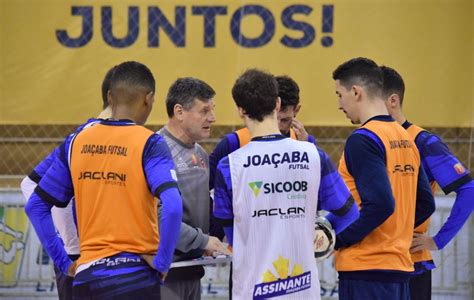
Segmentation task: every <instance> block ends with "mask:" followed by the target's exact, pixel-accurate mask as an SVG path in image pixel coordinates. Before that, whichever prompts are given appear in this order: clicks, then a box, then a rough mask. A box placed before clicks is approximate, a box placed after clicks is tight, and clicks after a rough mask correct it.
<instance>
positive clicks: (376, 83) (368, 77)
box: [332, 57, 383, 96]
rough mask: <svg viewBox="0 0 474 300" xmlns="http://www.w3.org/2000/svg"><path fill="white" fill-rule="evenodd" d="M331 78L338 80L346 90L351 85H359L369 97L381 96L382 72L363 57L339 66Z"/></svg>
mask: <svg viewBox="0 0 474 300" xmlns="http://www.w3.org/2000/svg"><path fill="white" fill-rule="evenodd" d="M332 78H333V79H334V80H339V81H340V83H341V85H343V86H344V87H345V88H346V89H350V88H351V87H352V86H353V85H361V86H363V87H364V88H365V89H367V93H368V94H369V95H371V96H381V94H382V87H383V75H382V70H380V68H379V66H378V65H377V64H376V63H375V62H374V61H373V60H371V59H368V58H365V57H358V58H353V59H351V60H349V61H346V62H345V63H343V64H341V65H340V66H339V67H337V68H336V70H334V72H333V73H332Z"/></svg>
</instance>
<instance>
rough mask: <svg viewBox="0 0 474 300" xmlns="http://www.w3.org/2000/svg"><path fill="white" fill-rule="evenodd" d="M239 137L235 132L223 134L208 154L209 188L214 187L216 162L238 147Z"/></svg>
mask: <svg viewBox="0 0 474 300" xmlns="http://www.w3.org/2000/svg"><path fill="white" fill-rule="evenodd" d="M239 147H240V144H239V138H238V136H237V134H236V133H235V132H232V133H229V134H227V135H225V136H224V137H223V138H222V139H221V140H220V142H219V143H218V144H217V145H216V148H214V151H212V153H211V155H209V190H212V189H213V188H214V180H215V177H216V170H217V164H219V162H220V160H221V159H222V158H224V157H226V156H227V155H229V154H230V153H232V152H234V151H235V150H237V149H239Z"/></svg>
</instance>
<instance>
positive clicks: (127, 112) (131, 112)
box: [111, 105, 140, 123]
mask: <svg viewBox="0 0 474 300" xmlns="http://www.w3.org/2000/svg"><path fill="white" fill-rule="evenodd" d="M111 118H112V119H114V120H131V121H133V122H135V123H137V122H138V121H139V120H140V117H139V112H138V111H137V110H136V109H133V107H128V106H121V105H120V106H115V107H112V115H111Z"/></svg>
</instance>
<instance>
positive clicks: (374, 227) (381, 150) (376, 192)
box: [335, 116, 434, 281]
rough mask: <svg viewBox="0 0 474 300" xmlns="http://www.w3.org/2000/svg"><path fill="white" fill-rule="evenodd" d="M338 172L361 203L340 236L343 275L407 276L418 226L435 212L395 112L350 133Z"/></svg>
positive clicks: (339, 262) (414, 151)
mask: <svg viewBox="0 0 474 300" xmlns="http://www.w3.org/2000/svg"><path fill="white" fill-rule="evenodd" d="M339 172H340V173H341V175H342V177H343V179H344V181H345V183H346V184H347V186H348V187H349V190H350V191H351V193H352V195H353V196H354V199H355V200H356V203H357V204H358V205H359V208H360V217H359V219H357V220H356V221H355V222H354V223H352V224H351V225H350V226H349V227H348V228H346V229H345V230H344V231H343V232H341V233H340V234H338V235H337V238H336V248H337V249H338V252H337V253H336V257H335V268H336V270H338V271H339V276H340V278H341V279H360V280H382V281H384V280H385V281H407V280H408V278H409V276H410V272H411V271H413V262H412V260H411V257H410V253H409V248H410V245H411V241H412V235H413V228H414V227H415V226H418V225H419V224H421V223H423V222H424V221H425V220H426V219H427V218H428V217H429V216H430V215H431V214H432V213H433V211H434V199H433V196H432V194H431V190H430V186H429V182H428V179H427V177H426V174H425V172H424V171H423V168H421V162H420V158H419V154H418V150H417V149H416V146H415V144H414V141H413V139H412V138H411V137H410V136H409V135H408V133H407V132H406V131H405V130H404V129H403V128H402V127H401V126H400V125H398V124H397V123H396V122H395V121H394V120H393V119H392V118H391V117H389V116H376V117H373V118H371V119H369V120H368V121H367V122H366V123H364V125H362V126H361V128H359V129H357V130H355V131H354V132H353V133H352V134H351V136H350V137H349V138H348V140H347V142H346V145H345V147H344V154H343V157H342V158H341V163H340V165H339Z"/></svg>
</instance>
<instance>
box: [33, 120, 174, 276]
mask: <svg viewBox="0 0 474 300" xmlns="http://www.w3.org/2000/svg"><path fill="white" fill-rule="evenodd" d="M175 178H176V176H175V175H174V163H173V160H172V158H171V154H170V151H169V148H168V146H167V144H166V142H165V141H164V139H163V138H162V137H161V136H160V135H158V134H155V133H153V132H152V131H150V130H148V129H145V128H144V127H142V126H138V125H136V124H135V123H133V122H131V121H126V120H121V121H112V120H104V121H101V122H100V123H98V124H95V125H94V126H90V127H88V128H87V129H85V130H83V131H81V132H79V133H78V134H75V135H72V136H69V137H68V138H67V139H66V141H65V142H64V143H63V145H62V146H61V148H60V155H59V157H58V159H55V160H54V162H53V164H52V165H51V167H50V168H49V169H48V171H47V172H46V173H45V174H44V176H43V178H42V179H41V181H40V183H39V184H38V187H37V188H36V189H35V192H34V193H33V195H32V196H31V198H30V200H29V202H28V204H27V206H26V208H25V209H26V211H27V213H28V215H29V217H30V220H31V222H32V224H33V226H34V227H35V230H36V232H37V234H38V237H39V238H40V241H41V242H42V244H43V246H45V249H46V251H47V252H48V254H49V255H50V256H51V257H52V258H53V261H54V262H55V264H56V265H57V266H58V267H59V268H60V269H61V271H62V272H64V273H66V272H67V269H68V267H69V265H70V263H71V262H70V260H69V259H68V257H67V255H66V253H65V251H64V248H63V247H62V245H61V244H60V241H59V240H58V239H57V237H55V231H54V225H53V223H52V219H51V213H50V208H51V207H52V206H53V205H55V206H58V207H64V206H66V205H67V204H68V202H69V201H70V199H71V198H72V196H74V197H75V201H76V209H77V221H78V234H79V239H80V244H81V257H80V260H79V262H78V264H79V265H85V264H88V263H91V262H93V261H96V260H97V259H101V258H105V257H110V256H114V255H121V254H127V253H132V254H135V255H137V254H154V253H156V252H157V249H158V254H157V255H156V256H155V259H154V265H155V267H156V269H157V270H159V271H161V272H164V271H166V270H167V269H168V268H169V265H170V263H171V260H172V255H173V251H174V248H175V245H176V242H177V239H178V235H179V228H180V224H181V213H182V205H181V198H180V196H179V192H178V190H177V183H176V179H175ZM154 196H156V197H158V198H160V200H161V201H162V202H163V212H162V218H161V223H160V232H162V233H163V232H165V233H164V234H161V235H158V224H157V211H156V206H157V203H156V200H155V199H154ZM124 220H126V222H124ZM158 243H159V245H160V247H158ZM137 257H138V256H137ZM99 273H100V272H98V273H94V274H99ZM98 276H99V275H98ZM100 276H101V275H100Z"/></svg>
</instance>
